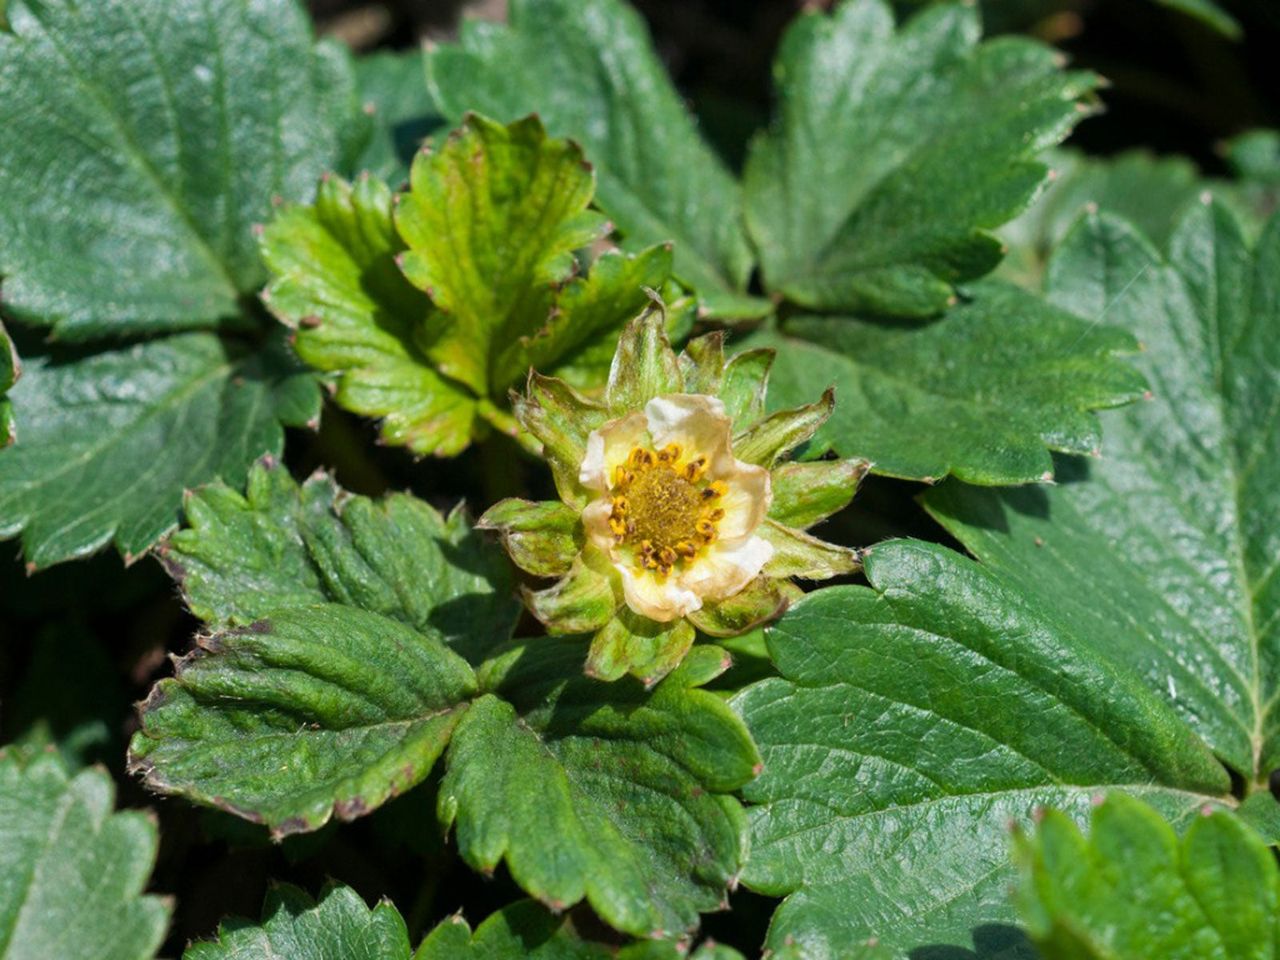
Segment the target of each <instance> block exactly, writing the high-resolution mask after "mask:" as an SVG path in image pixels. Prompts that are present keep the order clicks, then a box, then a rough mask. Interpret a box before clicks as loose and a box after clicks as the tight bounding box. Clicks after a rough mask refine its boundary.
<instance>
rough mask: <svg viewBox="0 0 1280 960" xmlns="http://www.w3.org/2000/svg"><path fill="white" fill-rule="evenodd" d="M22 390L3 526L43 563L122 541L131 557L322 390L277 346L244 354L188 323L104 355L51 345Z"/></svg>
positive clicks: (295, 422) (273, 441)
mask: <svg viewBox="0 0 1280 960" xmlns="http://www.w3.org/2000/svg"><path fill="white" fill-rule="evenodd" d="M24 359H25V366H24V368H23V376H22V380H21V381H20V382H19V383H18V384H17V386H16V387H14V389H13V391H12V392H11V393H10V398H11V399H12V401H13V406H14V410H15V412H16V414H17V416H18V419H19V422H20V423H21V424H22V436H21V441H20V442H19V443H17V444H15V445H14V446H12V447H10V448H9V449H6V450H3V451H0V536H3V537H13V536H16V535H18V534H21V535H22V544H23V549H24V551H25V553H26V556H27V559H28V561H29V562H30V564H31V566H33V567H44V566H48V565H49V564H52V563H57V562H59V561H63V560H69V559H72V558H74V557H81V556H85V555H86V554H89V553H92V552H94V551H95V550H97V549H99V548H100V547H102V546H104V545H105V544H107V543H112V542H114V543H115V545H116V547H117V548H118V549H119V550H120V552H121V553H122V554H124V556H125V559H126V561H131V560H132V559H134V558H136V557H137V556H139V555H141V554H142V553H144V552H146V551H147V550H148V549H150V548H151V546H152V545H154V544H155V542H156V541H157V540H158V539H159V538H160V537H162V536H163V535H164V534H165V533H167V532H168V531H169V530H171V529H173V527H174V526H175V525H176V524H177V519H178V509H179V503H180V499H181V495H182V491H183V490H184V489H187V488H191V487H196V486H199V485H200V484H203V483H208V482H210V481H212V480H214V479H216V478H218V477H221V478H222V479H224V480H225V481H227V482H228V483H232V484H237V485H238V484H240V483H242V482H243V480H244V477H245V475H246V474H247V473H248V470H249V466H250V464H252V463H253V461H254V460H256V459H257V458H258V457H260V456H262V455H263V454H278V453H279V452H280V449H281V447H282V446H283V443H284V430H283V429H282V424H284V425H290V426H303V425H306V424H309V423H312V422H313V421H314V420H315V418H316V417H317V416H318V415H319V405H320V403H319V402H320V397H319V391H318V390H317V389H316V385H315V383H314V382H313V380H312V378H311V377H310V376H309V375H306V374H303V373H302V372H300V371H299V370H298V369H297V368H296V367H295V366H294V364H293V363H292V362H290V361H289V360H288V359H287V358H286V357H284V355H283V351H282V350H281V349H280V348H279V346H278V345H268V347H267V348H266V349H265V350H261V351H259V352H256V353H250V354H247V355H246V354H244V353H243V352H241V351H240V350H239V349H238V347H237V346H236V345H235V344H234V342H232V341H229V340H221V339H219V338H217V337H215V336H212V335H210V334H203V333H188V334H177V335H174V336H171V337H167V338H164V339H159V340H150V341H147V342H145V343H139V344H136V345H134V346H131V347H122V348H120V349H116V350H109V351H106V352H103V353H99V354H96V355H91V354H85V353H81V352H78V351H68V350H62V349H49V348H45V349H43V350H41V351H40V352H37V353H34V354H31V355H29V356H27V357H26V358H24Z"/></svg>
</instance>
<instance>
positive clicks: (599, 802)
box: [440, 638, 757, 937]
mask: <svg viewBox="0 0 1280 960" xmlns="http://www.w3.org/2000/svg"><path fill="white" fill-rule="evenodd" d="M699 650H701V651H702V654H700V655H699V656H692V655H691V657H690V658H689V660H687V661H686V663H685V665H682V666H681V667H680V668H678V669H677V670H676V671H675V672H674V673H672V674H671V675H670V676H669V677H668V678H667V679H666V680H664V681H663V682H661V683H660V684H658V685H657V686H656V687H655V688H654V689H653V691H652V692H651V693H646V692H645V691H644V689H643V687H642V686H641V685H640V684H639V683H638V682H636V681H634V680H631V679H629V678H628V679H623V680H620V681H618V682H616V683H612V684H604V683H600V682H597V681H594V680H591V679H588V678H586V677H584V676H582V659H583V656H584V654H585V648H584V645H583V644H582V643H581V642H580V641H577V640H555V639H552V638H540V639H537V640H532V641H529V642H528V643H526V644H523V645H519V646H516V647H514V648H513V649H512V650H511V651H510V652H508V653H506V654H504V655H503V656H502V657H500V658H497V659H495V660H494V661H492V662H491V663H490V664H489V666H488V667H487V668H486V670H485V671H484V673H483V675H482V684H483V686H484V688H485V690H487V691H489V692H488V693H487V694H486V695H484V696H482V697H481V698H480V699H479V700H478V701H477V702H476V703H475V705H474V706H473V707H472V708H471V709H470V710H469V711H468V712H467V714H466V716H465V718H464V721H463V723H461V724H460V725H459V727H458V730H457V732H456V734H455V735H454V738H453V742H452V743H451V745H450V747H449V770H448V773H447V774H446V775H445V779H444V782H443V783H442V785H441V788H440V812H441V818H442V820H444V822H445V823H454V824H456V828H457V836H458V848H459V851H460V852H461V854H462V856H463V858H464V859H465V860H466V861H467V863H468V864H470V865H471V866H472V867H473V868H475V869H478V870H483V871H485V872H490V871H492V870H493V869H494V868H495V867H496V866H497V864H498V863H499V861H505V862H506V864H507V867H508V868H509V869H510V871H511V875H512V877H514V878H515V880H516V882H517V883H519V884H520V885H521V887H522V888H523V889H525V890H526V891H528V892H529V893H531V894H533V895H534V896H536V897H538V899H540V900H542V901H543V902H544V903H546V904H548V905H550V906H552V907H554V908H556V909H560V908H563V907H565V906H567V905H569V904H572V903H575V902H577V901H578V900H580V899H583V898H584V897H585V899H586V900H587V902H588V903H589V904H590V905H591V907H592V909H593V910H595V911H596V913H597V914H599V916H600V917H601V918H603V919H604V920H605V921H607V922H608V923H609V924H611V925H612V926H614V927H616V928H617V929H619V930H622V931H624V932H627V933H632V934H635V935H638V936H648V937H679V936H681V935H683V934H684V933H685V932H686V931H687V930H690V929H692V928H694V927H695V926H696V925H697V922H698V913H699V912H701V911H707V910H714V909H716V908H717V907H718V906H720V905H721V903H722V901H723V899H724V897H725V895H726V887H727V886H728V885H729V884H730V883H731V882H732V881H733V879H734V877H735V876H736V875H737V872H738V871H739V870H740V869H741V866H742V858H743V856H744V853H745V850H744V848H743V847H742V836H741V833H742V830H743V828H744V827H745V824H744V822H743V818H742V813H741V810H740V808H739V807H738V804H737V801H735V800H734V799H732V797H730V796H729V795H728V794H729V793H730V792H731V791H733V790H735V789H737V788H738V787H740V786H741V785H742V784H743V783H745V782H746V781H747V780H749V779H750V778H751V776H752V772H753V766H754V764H755V763H756V759H757V756H756V752H755V748H754V747H753V746H752V744H751V740H750V738H749V737H748V736H747V733H746V730H745V728H743V726H742V725H741V723H740V722H739V721H738V720H737V718H736V717H734V716H733V714H732V713H731V712H730V711H729V710H728V708H727V707H725V705H724V704H723V702H722V701H721V700H720V699H719V698H718V697H717V696H715V695H714V694H711V693H707V692H703V691H700V690H697V689H695V684H696V682H698V681H701V680H702V679H703V678H704V676H705V675H706V671H704V672H703V676H699V675H698V671H699V669H700V661H702V660H704V659H705V658H706V657H710V658H711V660H712V661H714V662H715V663H717V664H718V663H719V661H720V660H721V658H722V654H721V653H720V652H719V651H716V650H715V649H714V648H699ZM703 666H705V665H703ZM715 672H718V669H717V670H715V671H712V672H711V675H714V673H715ZM500 697H503V698H506V699H505V700H504V699H500Z"/></svg>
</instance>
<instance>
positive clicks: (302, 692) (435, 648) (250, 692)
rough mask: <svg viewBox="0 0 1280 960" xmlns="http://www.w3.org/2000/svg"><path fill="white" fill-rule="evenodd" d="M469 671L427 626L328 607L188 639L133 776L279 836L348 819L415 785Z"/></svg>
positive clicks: (163, 689) (463, 698) (154, 708)
mask: <svg viewBox="0 0 1280 960" xmlns="http://www.w3.org/2000/svg"><path fill="white" fill-rule="evenodd" d="M474 692H475V676H474V674H473V673H472V672H471V668H470V667H469V666H468V665H467V662H466V661H465V660H463V659H462V658H461V657H459V656H458V655H457V654H456V653H453V652H452V651H451V650H449V648H448V647H447V646H445V644H444V643H443V641H442V639H441V638H440V637H439V635H438V634H436V633H434V632H433V631H431V632H428V631H420V630H414V629H412V628H410V627H408V626H405V625H404V624H402V623H400V622H399V621H397V620H392V619H390V618H389V617H385V616H383V615H381V614H377V613H369V612H365V611H363V610H359V609H356V608H353V607H347V606H341V605H338V604H317V605H312V606H303V607H296V608H292V609H282V610H278V611H276V612H274V613H273V614H272V615H271V616H270V617H269V618H267V619H263V620H259V621H257V622H255V623H252V624H250V625H248V626H246V627H236V628H232V629H229V630H226V631H223V632H222V633H217V634H214V635H213V636H203V637H200V638H198V639H197V647H196V650H195V651H194V652H193V653H191V654H190V655H189V656H187V657H186V658H184V659H183V660H180V661H178V663H177V666H176V669H175V675H174V677H172V678H171V679H166V680H162V681H160V682H159V683H158V684H156V686H155V687H154V688H153V689H152V691H151V694H150V695H149V696H148V697H147V700H146V702H145V703H144V704H143V705H142V730H141V731H140V732H139V733H138V734H137V735H136V736H135V737H134V739H133V743H132V745H131V746H130V750H129V761H130V769H131V770H132V771H133V772H135V773H140V774H142V775H143V776H144V777H145V780H146V783H147V786H149V787H150V788H151V789H153V790H156V791H159V792H162V793H170V794H179V795H182V796H187V797H190V798H192V799H194V800H198V801H200V802H203V803H207V804H211V805H213V806H216V807H219V808H221V809H223V810H226V811H228V812H230V813H235V814H237V815H238V816H242V817H244V818H246V819H248V820H252V821H254V822H255V823H263V824H266V825H267V826H268V827H270V828H271V830H272V832H273V834H275V835H276V836H285V835H287V834H290V833H298V832H303V831H309V830H316V829H318V828H319V827H321V826H323V825H324V824H325V823H326V822H328V820H329V818H330V817H331V816H333V815H335V814H336V815H337V816H338V818H339V819H342V820H354V819H355V818H357V817H360V816H363V815H364V814H365V813H367V812H369V811H370V810H372V809H374V808H375V807H378V806H379V805H381V804H382V803H385V802H386V801H387V800H388V799H390V798H391V797H394V796H397V795H399V794H401V793H403V792H404V791H405V790H408V789H409V788H410V787H412V786H415V785H416V784H417V783H419V782H420V781H421V780H422V779H423V778H424V777H425V776H426V775H427V774H428V773H429V772H430V770H431V767H432V766H433V765H434V764H435V761H436V758H437V757H439V756H440V753H441V751H443V750H444V747H445V744H446V743H448V740H449V735H450V734H451V733H452V732H453V728H454V727H455V726H456V725H457V723H458V720H459V718H460V717H461V716H462V713H463V711H464V710H465V708H466V703H467V701H468V699H469V698H470V696H471V695H472V694H473V693H474Z"/></svg>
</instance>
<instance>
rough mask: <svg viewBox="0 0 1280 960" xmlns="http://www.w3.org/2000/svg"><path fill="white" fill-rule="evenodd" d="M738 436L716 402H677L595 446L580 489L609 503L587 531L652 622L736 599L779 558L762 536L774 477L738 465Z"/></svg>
mask: <svg viewBox="0 0 1280 960" xmlns="http://www.w3.org/2000/svg"><path fill="white" fill-rule="evenodd" d="M731 430H732V422H731V421H730V419H729V418H728V417H727V416H726V415H725V410H724V404H722V403H721V402H720V401H719V400H718V399H716V398H715V397H709V396H704V395H702V394H687V393H675V394H668V395H666V396H660V397H655V398H654V399H652V400H650V401H649V402H648V403H647V404H646V405H645V408H644V411H643V412H636V413H631V414H628V415H627V416H625V417H620V418H618V419H616V420H611V421H609V422H608V423H606V424H605V425H604V426H602V427H600V429H598V430H596V431H594V432H593V433H592V434H591V435H590V436H589V437H588V438H587V454H586V456H585V457H584V458H583V461H582V465H581V467H580V469H579V472H578V480H579V482H580V483H581V484H582V485H583V486H584V487H586V488H587V489H588V490H592V491H595V492H597V493H599V497H597V498H596V499H595V500H592V501H591V502H590V503H589V504H588V505H587V507H586V508H585V509H584V510H583V512H582V521H583V525H584V527H585V528H586V532H587V536H588V537H590V539H591V541H592V542H593V543H594V544H595V545H596V546H598V547H599V548H600V549H601V550H603V551H604V552H605V553H607V555H608V556H609V559H610V560H611V561H612V563H613V565H614V567H615V568H616V569H617V571H618V573H619V574H621V577H622V587H623V595H624V598H625V600H626V603H627V606H629V607H630V608H631V609H632V610H634V611H635V612H636V613H638V614H641V615H642V616H645V617H648V618H649V619H651V620H656V621H659V622H662V623H666V622H669V621H672V620H676V619H679V618H680V617H684V616H687V615H688V614H690V613H692V612H693V611H695V610H698V609H700V608H701V607H702V604H703V603H704V602H707V601H717V600H723V599H725V598H727V597H731V596H733V595H734V594H735V593H737V592H739V591H740V590H742V589H743V588H744V587H745V586H746V585H747V584H749V583H750V582H751V581H752V580H753V579H755V577H756V576H757V575H758V574H759V573H760V571H761V570H762V569H763V568H764V565H765V564H766V563H768V562H769V559H770V558H771V557H772V556H773V546H772V545H771V544H769V543H768V542H767V541H766V540H764V539H763V538H761V537H759V536H757V535H756V529H757V528H758V527H759V526H760V523H761V522H762V521H763V520H764V518H765V515H766V514H767V513H768V512H769V503H770V500H771V498H772V490H771V488H770V483H769V471H768V470H766V469H765V468H763V467H758V466H754V465H752V464H748V463H743V462H742V461H740V460H737V459H736V458H735V457H734V456H733V449H732V438H731Z"/></svg>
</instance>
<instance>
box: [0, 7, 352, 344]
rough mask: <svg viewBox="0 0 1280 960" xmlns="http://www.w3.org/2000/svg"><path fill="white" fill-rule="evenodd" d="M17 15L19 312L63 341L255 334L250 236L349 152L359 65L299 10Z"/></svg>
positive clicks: (10, 196)
mask: <svg viewBox="0 0 1280 960" xmlns="http://www.w3.org/2000/svg"><path fill="white" fill-rule="evenodd" d="M8 20H9V24H10V27H11V28H12V33H3V32H0V88H2V89H3V90H4V91H5V96H4V98H3V99H2V100H0V128H2V129H4V131H5V136H4V138H3V145H2V146H0V198H2V199H0V273H3V274H4V275H5V291H4V296H5V309H6V310H7V311H8V312H10V313H11V314H12V315H13V316H15V317H18V318H20V319H22V320H25V321H29V322H31V323H35V324H38V325H41V326H50V327H52V328H53V330H54V332H55V334H56V335H57V336H58V337H59V338H62V339H85V338H88V337H101V336H104V335H108V336H110V335H119V334H122V333H125V332H139V331H148V332H153V331H173V330H179V329H187V328H191V327H197V326H209V325H211V324H213V323H214V322H216V321H219V320H222V319H230V320H231V321H232V322H233V323H234V324H236V325H239V326H244V325H245V320H244V319H243V318H242V317H241V316H240V314H241V305H240V298H241V296H242V295H243V294H246V293H250V292H252V291H254V290H255V289H256V288H257V287H258V286H259V285H260V284H261V283H262V280H263V278H264V273H263V269H262V266H261V263H260V261H259V259H258V253H257V249H256V244H255V241H254V238H253V236H252V232H251V229H250V228H251V227H252V225H253V224H254V223H255V222H257V221H261V220H263V219H265V217H266V215H267V213H268V211H269V210H270V206H271V198H272V197H273V196H280V197H283V198H285V199H288V200H301V199H304V198H305V197H307V196H309V195H310V193H311V190H312V187H313V184H314V183H315V179H316V177H317V176H319V175H320V173H321V172H322V171H324V170H325V169H328V168H330V167H332V166H334V165H336V163H337V161H338V160H339V158H340V155H341V149H342V144H341V143H340V142H339V140H340V133H341V130H342V129H343V128H344V127H345V126H346V124H347V123H348V121H349V118H350V117H351V116H352V115H353V114H354V112H355V97H354V85H353V81H352V78H351V75H350V66H349V63H348V62H347V58H346V55H345V54H344V53H342V52H341V50H340V49H339V48H338V47H334V46H321V47H317V46H315V44H314V43H313V39H312V34H311V27H310V24H309V22H308V20H307V17H306V15H305V13H304V12H303V10H302V8H301V7H300V6H299V5H297V4H296V3H294V2H292V0H263V2H258V3H253V4H246V3H239V2H233V0H213V2H209V3H203V4H195V5H182V6H181V8H176V7H175V6H174V5H173V4H171V3H169V2H167V0H110V2H105V3H96V4H93V5H92V7H88V6H85V5H84V4H80V3H75V2H72V0H15V2H14V3H13V4H11V5H10V6H9V9H8Z"/></svg>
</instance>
